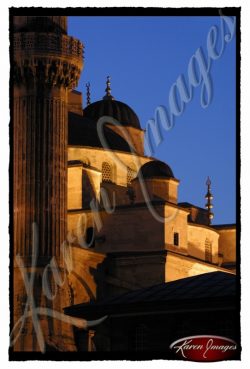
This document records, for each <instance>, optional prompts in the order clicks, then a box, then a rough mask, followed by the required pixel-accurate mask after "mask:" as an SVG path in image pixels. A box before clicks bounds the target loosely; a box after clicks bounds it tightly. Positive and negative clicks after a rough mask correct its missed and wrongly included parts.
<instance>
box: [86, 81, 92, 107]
mask: <svg viewBox="0 0 250 369" xmlns="http://www.w3.org/2000/svg"><path fill="white" fill-rule="evenodd" d="M86 89H87V91H86V95H87V105H90V104H91V100H90V83H89V82H88V83H86Z"/></svg>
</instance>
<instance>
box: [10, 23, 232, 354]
mask: <svg viewBox="0 0 250 369" xmlns="http://www.w3.org/2000/svg"><path fill="white" fill-rule="evenodd" d="M12 47H13V67H12V71H11V72H12V75H13V116H12V118H13V143H14V145H13V178H14V181H13V186H14V187H13V224H14V227H13V246H14V247H13V250H14V254H13V275H14V287H13V320H14V323H15V322H17V321H18V319H19V318H20V316H22V314H23V312H24V306H25V302H26V300H27V290H26V288H25V286H24V283H23V273H22V272H21V271H20V258H21V259H22V268H26V270H27V271H28V273H31V274H32V273H34V274H35V275H34V300H35V303H36V305H37V306H43V307H47V308H50V309H54V310H57V311H60V312H62V311H64V312H65V314H67V316H75V317H82V318H83V317H84V314H83V313H82V312H81V311H83V312H85V313H86V317H89V318H90V319H97V318H100V317H101V316H102V314H101V312H100V310H98V306H99V307H100V306H101V307H102V309H103V311H105V312H106V313H105V314H107V315H109V314H111V315H112V314H113V313H114V311H113V310H112V308H111V307H112V306H120V304H123V302H122V301H125V303H126V304H127V303H128V301H130V300H129V299H130V297H129V296H135V294H139V295H140V292H139V291H144V292H141V293H142V295H143V296H144V298H147V296H148V292H147V291H149V290H150V291H156V292H155V293H154V298H155V300H154V302H155V305H154V308H153V311H154V312H155V311H157V309H158V306H160V304H159V303H158V302H159V298H160V297H159V296H160V295H159V296H158V294H159V293H160V292H161V289H165V288H166V289H168V290H167V291H170V292H168V293H170V295H168V296H171V288H172V289H174V290H175V291H177V292H176V293H177V295H178V298H180V299H181V298H182V296H183V294H182V293H184V292H185V291H190V293H191V292H192V293H194V292H193V291H196V295H195V296H193V298H194V299H198V300H197V301H198V303H197V305H196V309H197V306H200V312H202V311H203V310H202V309H205V305H206V306H207V303H206V304H205V305H204V306H203V305H202V306H201V305H200V304H201V303H200V302H199V301H200V300H199V296H200V295H199V293H201V295H202V293H203V292H202V291H203V290H202V288H203V289H204V288H205V286H210V287H211V289H210V292H211V291H215V290H216V288H218V285H223V283H225V285H226V286H227V285H228V283H229V284H230V283H231V284H232V280H233V278H234V276H235V273H236V226H235V225H234V224H225V225H212V224H211V222H212V218H213V213H212V211H211V209H212V199H213V196H212V192H211V181H210V179H209V178H208V179H207V182H206V185H207V193H206V195H205V196H204V197H205V199H206V205H205V208H200V207H198V206H196V205H194V204H190V203H188V202H178V187H179V185H181V183H180V181H179V180H178V178H176V177H175V175H174V168H170V166H169V165H168V164H167V163H164V162H162V161H160V160H157V159H156V158H153V157H148V156H146V155H145V154H144V135H145V130H144V129H142V127H141V124H140V121H139V118H138V116H137V115H136V113H135V112H134V111H133V109H132V108H131V107H129V106H128V105H127V104H126V103H125V102H121V101H119V98H118V97H116V98H115V97H113V96H112V91H111V79H110V77H107V81H106V89H105V88H104V90H105V91H104V96H103V98H101V99H100V100H99V101H95V102H91V101H90V90H89V85H88V86H87V88H88V89H87V99H86V105H83V102H82V100H83V98H82V94H81V93H80V92H79V91H77V90H76V86H77V82H78V80H79V77H80V73H81V71H82V68H83V56H82V55H83V45H82V43H81V42H80V41H79V40H76V39H75V38H73V37H70V36H68V34H67V17H65V16H44V17H39V16H36V17H35V16H29V17H25V16H14V18H13V40H12ZM114 95H115V94H114ZM100 122H101V123H100ZM204 202H205V200H204ZM34 224H35V225H36V226H34ZM36 229H37V234H35V235H34V232H35V230H36ZM34 238H35V239H37V245H38V246H37V250H36V253H37V258H36V265H35V268H34V264H32V259H33V256H34V243H33V241H34ZM65 244H67V248H66V250H67V255H66V256H67V258H66V259H67V260H65V252H64V253H63V252H62V245H65ZM64 251H65V248H64ZM18 258H19V259H18ZM18 260H19V261H18ZM51 260H54V264H53V267H54V268H55V265H57V266H58V268H59V270H60V271H63V270H66V272H65V275H66V280H65V283H64V285H62V286H61V285H60V288H58V286H56V283H55V274H56V273H55V272H54V269H53V267H52V264H51ZM33 261H34V259H33ZM48 265H50V272H48V271H47V269H48V268H47V266H48ZM46 268H47V269H46ZM45 269H46V273H47V274H46V278H47V285H48V286H49V288H50V289H51V291H53V293H55V294H56V292H55V291H57V296H56V297H55V298H53V299H52V298H49V297H48V293H47V294H46V293H44V286H45V279H46V278H45V277H44V275H45V274H44V273H45ZM34 270H35V272H34ZM215 276H216V278H217V279H216V278H215ZM218 276H219V277H218ZM211 281H212V282H211ZM190 283H191V285H190ZM192 283H193V287H192ZM209 283H210V285H209ZM57 284H58V283H57ZM231 284H230V286H231ZM157 286H161V289H159V288H158V289H157ZM171 286H172V287H171ZM202 286H203V287H202ZM210 287H206V288H210ZM199 288H200V289H199ZM145 291H146V292H145ZM162 291H163V290H162ZM164 291H165V290H164ZM199 291H201V292H199ZM216 291H217V290H216ZM216 291H215V292H216ZM228 291H229V290H228ZM162 293H163V292H162ZM164 293H165V292H164ZM204 293H205V292H204ZM216 293H217V295H216V296H219V297H221V295H220V294H219V292H218V291H217V292H216ZM223 293H225V291H224V292H223ZM228 293H229V295H230V296H229V295H225V296H224V295H222V297H221V304H224V305H223V308H221V310H220V311H221V312H220V313H218V317H220V322H221V319H222V320H223V319H224V318H222V316H224V317H225V315H226V314H227V313H225V312H224V310H223V309H227V307H226V305H227V306H231V305H230V304H233V303H232V301H233V298H232V290H230V291H229V292H228ZM184 294H185V293H184ZM211 294H212V292H211ZM149 295H150V294H149ZM122 296H125V297H126V296H127V297H128V300H126V298H125V297H124V298H123V297H122ZM136 296H138V295H136ZM145 296H146V297H145ZM212 297H213V295H211V296H210V295H209V296H206V298H207V299H208V300H209V298H210V299H211V298H212ZM115 299H118V301H120V302H119V304H118V305H114V304H113V303H112V301H113V302H114V303H115V302H116V300H115ZM119 299H120V300H119ZM123 299H125V300H123ZM227 299H229V300H227ZM230 299H231V300H230ZM137 300H138V298H137ZM137 300H136V299H135V301H137ZM208 300H207V301H208ZM105 301H106V302H105ZM138 301H139V302H138ZM138 301H137V302H138V304H139V305H140V303H141V301H140V300H138ZM180 301H182V300H180ZM193 301H196V300H193ZM209 301H210V300H209ZM103 302H105V304H104V303H103ZM112 304H113V305H112ZM126 304H125V305H126ZM138 304H137V305H133V306H139V305H138ZM184 305H185V304H184ZM184 305H183V306H184ZM208 305H209V303H208ZM107 306H108V307H109V308H107ZM126 306H127V305H126ZM129 306H130V305H129ZM143 306H145V305H143ZM147 306H148V305H147ZM168 306H169V305H168ZM91 307H93V309H92V310H91ZM156 307H157V309H156ZM63 309H64V310H63ZM100 309H101V308H100ZM129 309H130V308H128V310H129ZM136 309H137V307H136V308H135V310H133V319H134V316H135V314H137V315H138V316H139V317H140V318H139V320H140V319H142V317H143V316H144V315H145V314H146V313H145V311H144V310H143V309H144V307H141V308H140V310H139V311H138V310H136ZM162 309H163V308H162ZM167 309H168V308H167ZM173 309H176V310H173V311H177V310H178V309H177V308H176V307H175V308H174V307H173ZM233 309H234V308H232V309H231V310H230V314H231V315H230V316H228V317H227V319H228V321H230V320H231V321H232V320H233V319H232V316H233V313H232V311H234V310H233ZM118 310H119V309H118ZM128 310H127V311H128ZM163 310H164V309H163ZM131 311H132V310H131ZM135 311H136V313H135ZM147 311H148V310H147ZM164 311H165V310H164ZM166 311H167V310H166ZM187 311H189V310H188V309H186V310H185V314H187ZM213 311H214V307H213V309H212V308H211V311H210V313H211V316H210V315H209V314H208V315H207V316H208V317H210V318H209V319H213V316H214V315H213V314H214V313H213ZM94 312H96V314H94ZM222 313H223V314H222ZM122 314H125V313H124V311H123V312H121V314H120V315H119V318H117V317H116V318H114V319H118V320H119V319H121V316H122ZM131 314H132V313H131ZM155 314H156V313H155ZM159 314H160V313H159V312H158V313H157V314H156V315H157V317H158V316H159ZM151 315H152V314H151ZM183 317H184V315H183ZM155 319H156V318H155ZM192 319H194V316H193V318H192ZM199 319H202V318H201V317H199ZM209 319H208V320H207V322H210V323H209V324H211V321H210V320H209ZM128 320H129V316H127V315H126V319H125V320H123V321H122V322H120V323H119V324H120V327H121V326H122V327H125V326H129V327H130V330H129V332H128V333H127V334H128V335H127V336H126V335H123V336H122V337H125V336H126V337H132V338H131V339H129V338H127V340H126V342H125V341H124V342H123V341H122V340H121V339H120V340H119V339H118V338H117V337H118V336H117V335H118V333H117V332H118V330H117V332H116V329H114V328H113V329H112V330H111V331H112V334H113V333H114V332H116V333H115V334H116V335H114V337H113V336H112V339H111V338H110V337H111V333H110V332H111V331H110V330H109V329H110V324H111V323H110V321H111V320H109V323H105V324H106V326H105V327H104V326H103V324H100V326H99V328H98V329H100V332H99V333H98V334H97V335H96V336H95V328H93V329H91V330H88V332H87V333H86V332H85V331H84V332H83V330H81V329H79V327H78V328H76V327H72V326H71V325H70V324H67V323H65V322H63V323H62V322H61V321H60V320H56V319H53V318H51V317H49V318H47V319H46V318H45V317H41V321H40V324H41V328H42V331H43V332H44V337H45V342H46V349H47V350H49V351H50V350H53V351H75V350H78V351H79V350H80V351H81V350H82V351H93V350H94V351H98V350H101V351H112V350H118V351H119V350H120V351H124V350H125V351H126V350H128V351H130V350H137V351H140V350H141V351H142V350H148V349H149V350H150V349H156V346H154V345H153V346H152V342H156V341H154V340H152V339H150V340H149V338H148V337H152V331H151V333H149V332H150V327H149V326H147V324H145V322H141V321H140V323H139V324H137V323H136V324H135V325H134V323H133V326H135V327H136V331H135V332H134V333H133V332H132V325H131V324H130V323H129V322H128ZM106 321H108V320H106ZM125 321H126V324H125V323H124V322H125ZM173 321H178V324H179V323H180V322H182V323H181V327H180V326H179V325H178V327H179V328H178V329H181V330H182V332H183V329H184V328H185V329H186V331H188V329H190V327H189V328H188V327H187V326H186V325H185V327H184V328H183V324H184V323H183V322H184V321H185V319H184V318H183V320H181V319H177V318H176V319H175V320H172V319H170V320H169V315H168V325H169V326H171V324H174V323H173ZM171 322H172V323H171ZM190 322H191V320H190ZM152 324H153V323H152ZM185 324H187V322H186V323H185ZM190 324H191V323H190ZM207 324H208V323H207ZM218 324H219V323H218ZM218 324H217V323H216V324H215V323H214V326H215V325H217V326H218ZM153 325H154V326H155V322H154V324H153ZM191 325H192V324H191ZM212 325H213V324H212ZM224 325H225V324H224ZM108 327H109V328H108ZM98 329H97V331H98ZM216 329H217V328H216ZM232 329H233V328H232ZM172 330H175V331H178V330H177V328H176V326H173V327H172ZM65 332H66V333H65ZM119 332H120V330H119ZM131 332H132V333H131ZM217 333H218V332H217ZM131 334H132V336H131ZM94 336H95V337H96V338H94ZM145 337H146V338H145ZM158 338H159V339H160V341H162V335H159V337H158ZM123 339H124V338H123ZM95 340H96V341H95ZM169 340H170V337H169ZM149 341H150V342H151V344H150V345H149V343H148V342H149ZM160 341H159V340H158V341H157V342H158V344H159V345H160V343H159V342H160ZM112 342H113V343H112ZM128 342H129V343H128ZM115 345H118V346H117V347H116V346H115ZM149 346H150V347H151V348H148V347H149ZM152 347H153V348H152ZM40 348H41V347H39V344H38V342H37V333H36V332H35V330H34V328H33V326H32V322H30V321H29V320H28V319H27V320H26V323H25V325H24V326H23V327H22V330H21V332H20V336H19V337H18V338H17V340H16V342H15V345H14V351H16V352H18V351H39V350H40Z"/></svg>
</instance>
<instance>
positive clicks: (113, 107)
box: [84, 77, 141, 129]
mask: <svg viewBox="0 0 250 369" xmlns="http://www.w3.org/2000/svg"><path fill="white" fill-rule="evenodd" d="M106 83H107V88H106V90H105V91H106V95H105V96H104V97H103V99H102V100H100V101H96V102H94V103H92V104H89V105H88V106H87V107H86V108H85V109H84V115H85V117H87V118H89V119H92V120H94V121H97V120H98V119H99V118H101V117H102V116H104V115H108V116H110V117H112V118H115V119H116V120H118V122H119V123H121V124H122V125H124V126H128V127H134V128H138V129H141V126H140V122H139V119H138V117H137V115H136V114H135V112H134V111H133V109H131V108H130V107H129V106H128V105H127V104H125V103H123V102H121V101H117V100H115V99H114V97H113V96H112V95H111V88H110V77H108V78H107V82H106Z"/></svg>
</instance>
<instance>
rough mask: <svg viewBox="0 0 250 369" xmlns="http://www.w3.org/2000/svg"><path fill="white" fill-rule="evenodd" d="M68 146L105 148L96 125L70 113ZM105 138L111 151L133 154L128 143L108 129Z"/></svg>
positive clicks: (105, 129) (105, 131)
mask: <svg viewBox="0 0 250 369" xmlns="http://www.w3.org/2000/svg"><path fill="white" fill-rule="evenodd" d="M68 118H69V120H68V128H69V130H68V144H69V145H73V146H74V145H76V146H90V147H99V148H103V146H102V143H101V141H100V138H99V136H98V133H97V130H96V125H95V124H94V122H93V121H92V120H90V119H88V118H86V117H83V116H81V115H78V114H76V113H73V112H69V115H68ZM104 136H105V139H106V141H107V144H108V147H109V148H110V149H111V150H119V151H125V152H131V150H130V147H129V145H128V143H127V142H126V141H125V140H124V138H122V137H121V136H119V135H118V134H117V133H115V132H114V131H112V129H110V128H108V127H104Z"/></svg>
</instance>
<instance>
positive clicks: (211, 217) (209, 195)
mask: <svg viewBox="0 0 250 369" xmlns="http://www.w3.org/2000/svg"><path fill="white" fill-rule="evenodd" d="M206 185H207V194H206V196H205V199H206V200H207V203H206V205H205V207H206V209H207V216H208V224H209V225H211V222H212V219H213V217H214V213H212V211H211V209H212V208H213V204H212V202H211V201H212V200H213V195H212V193H211V179H210V178H209V177H207V181H206Z"/></svg>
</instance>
